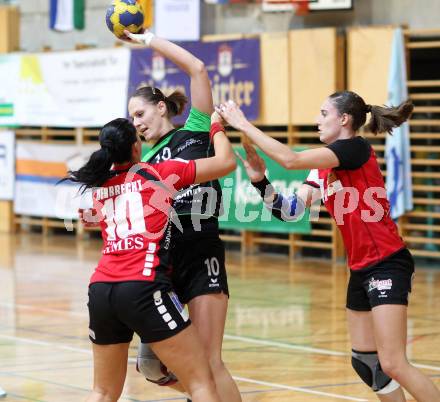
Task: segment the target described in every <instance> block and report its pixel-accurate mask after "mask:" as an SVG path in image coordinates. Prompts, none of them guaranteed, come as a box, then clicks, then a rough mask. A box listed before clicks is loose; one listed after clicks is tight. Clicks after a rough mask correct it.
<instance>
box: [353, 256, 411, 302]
mask: <svg viewBox="0 0 440 402" xmlns="http://www.w3.org/2000/svg"><path fill="white" fill-rule="evenodd" d="M413 275H414V260H413V258H412V256H411V253H410V252H409V251H408V249H407V248H404V249H402V250H399V251H398V252H396V253H394V254H392V255H391V256H389V257H387V258H386V259H384V260H382V261H380V262H378V263H377V264H375V265H373V266H371V267H368V268H363V269H360V270H358V271H351V273H350V281H349V283H348V290H347V308H349V309H350V310H356V311H370V310H371V309H372V308H373V307H376V306H379V305H383V304H401V305H405V306H407V305H408V296H409V293H410V292H411V285H412V279H413Z"/></svg>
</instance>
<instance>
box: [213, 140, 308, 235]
mask: <svg viewBox="0 0 440 402" xmlns="http://www.w3.org/2000/svg"><path fill="white" fill-rule="evenodd" d="M235 152H238V153H239V154H240V155H242V156H243V157H245V152H244V149H243V148H242V147H235ZM258 153H259V155H260V156H261V157H262V158H263V159H264V161H265V162H266V167H267V173H266V175H267V177H268V178H269V180H270V181H271V183H272V185H273V186H274V187H275V190H277V191H279V192H280V193H282V194H283V195H284V196H290V195H292V194H293V193H294V192H295V191H296V190H297V189H298V188H299V187H300V186H301V185H302V184H303V182H304V180H305V179H306V178H307V175H308V174H309V171H308V170H286V169H284V168H282V167H281V166H280V165H279V164H278V163H276V162H274V161H273V160H271V159H269V158H268V157H267V156H266V155H264V154H263V153H262V152H258ZM220 183H221V186H222V190H223V208H224V214H223V215H222V216H221V217H220V218H219V222H220V228H222V229H234V230H252V231H257V232H258V231H260V232H270V233H302V234H307V233H310V232H311V225H310V222H309V211H308V210H306V213H305V214H304V216H303V217H302V218H301V219H300V220H299V221H297V222H284V221H280V220H278V219H276V218H274V217H273V216H272V214H271V213H270V211H269V210H268V209H267V208H266V206H265V205H264V204H263V201H262V198H261V197H260V195H259V194H258V192H257V191H256V190H255V188H254V187H253V186H252V184H251V183H250V181H249V178H248V177H247V174H246V171H245V169H244V167H243V165H242V164H241V162H239V163H238V166H237V169H236V170H235V171H234V172H232V173H231V174H229V175H228V176H226V177H224V178H222V179H221V180H220Z"/></svg>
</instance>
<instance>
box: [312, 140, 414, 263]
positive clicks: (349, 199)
mask: <svg viewBox="0 0 440 402" xmlns="http://www.w3.org/2000/svg"><path fill="white" fill-rule="evenodd" d="M353 140H355V141H356V143H355V142H351V143H350V141H353ZM360 141H362V142H364V143H362V142H360ZM336 143H339V144H336ZM336 143H335V145H334V146H333V144H330V146H329V148H330V149H331V150H333V151H334V152H335V153H336V155H337V156H338V159H339V160H340V162H341V164H340V167H339V168H334V169H315V170H312V171H311V172H310V174H309V177H308V178H307V180H306V183H307V184H310V185H312V186H314V187H318V186H319V188H320V190H321V197H322V200H323V203H324V205H325V206H326V208H327V210H328V212H329V213H330V215H331V216H332V217H333V219H334V220H335V221H336V224H337V225H338V228H339V230H340V231H341V233H342V237H343V240H344V244H345V248H346V250H347V257H348V266H349V267H350V269H352V270H358V269H361V268H366V267H369V266H371V265H374V264H375V263H377V262H379V261H381V260H383V259H384V258H386V257H388V256H390V255H391V254H393V253H395V252H396V251H398V250H400V249H402V248H403V247H405V244H404V243H403V240H402V239H401V237H400V236H399V233H398V230H397V226H396V224H395V223H394V221H393V220H392V219H391V217H390V205H389V202H388V199H387V197H386V190H385V184H384V180H383V176H382V173H381V171H380V169H379V165H378V163H377V159H376V154H375V152H374V150H373V149H372V148H371V146H369V144H368V143H367V141H366V140H364V139H363V138H361V137H355V139H350V140H339V141H336ZM352 144H353V145H354V146H352ZM365 144H367V145H368V146H367V147H366V146H365ZM358 145H359V147H358ZM344 148H345V149H344ZM347 149H351V154H350V153H349V152H347ZM360 149H361V150H362V152H363V153H364V156H362V155H361V154H359V155H357V151H358V150H360ZM347 155H348V158H352V160H351V161H348V160H347V159H344V156H345V157H346V158H347ZM357 156H359V158H357ZM353 158H354V160H353ZM362 158H364V161H365V162H364V161H361V162H360V163H359V159H362ZM359 165H360V166H359ZM347 167H349V168H347Z"/></svg>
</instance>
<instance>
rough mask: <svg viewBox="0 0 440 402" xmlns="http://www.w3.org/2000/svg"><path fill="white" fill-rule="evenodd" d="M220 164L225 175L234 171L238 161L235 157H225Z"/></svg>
mask: <svg viewBox="0 0 440 402" xmlns="http://www.w3.org/2000/svg"><path fill="white" fill-rule="evenodd" d="M220 164H221V169H222V172H223V176H226V175H228V174H229V173H231V172H233V171H234V170H235V168H236V167H237V161H236V160H235V158H234V157H229V158H225V159H224V160H223V161H221V162H220Z"/></svg>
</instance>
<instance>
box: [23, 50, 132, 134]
mask: <svg viewBox="0 0 440 402" xmlns="http://www.w3.org/2000/svg"><path fill="white" fill-rule="evenodd" d="M129 68H130V50H129V49H103V50H83V51H76V52H62V53H55V52H54V53H39V54H25V55H22V56H21V58H20V77H19V83H18V95H19V102H17V104H16V117H17V119H18V122H19V124H21V125H34V126H49V127H94V126H95V127H98V126H102V125H104V124H105V123H107V122H108V121H110V120H113V119H115V118H118V117H124V116H126V109H127V90H128V74H129Z"/></svg>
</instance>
